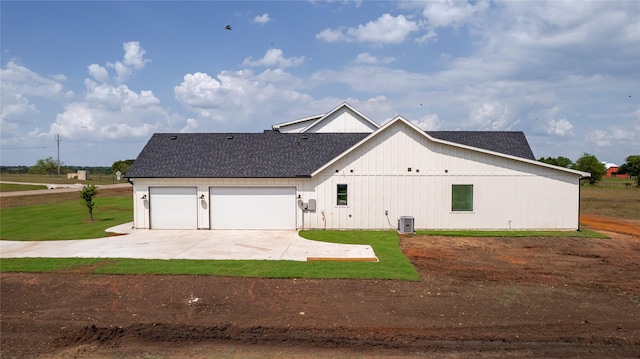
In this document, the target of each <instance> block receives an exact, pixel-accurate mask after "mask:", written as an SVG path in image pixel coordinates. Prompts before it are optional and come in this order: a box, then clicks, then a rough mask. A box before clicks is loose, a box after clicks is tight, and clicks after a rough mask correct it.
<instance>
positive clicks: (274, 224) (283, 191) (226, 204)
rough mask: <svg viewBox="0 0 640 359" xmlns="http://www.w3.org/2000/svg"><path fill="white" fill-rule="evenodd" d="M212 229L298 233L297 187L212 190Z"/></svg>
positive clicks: (218, 188)
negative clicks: (291, 231)
mask: <svg viewBox="0 0 640 359" xmlns="http://www.w3.org/2000/svg"><path fill="white" fill-rule="evenodd" d="M210 191H211V201H210V203H211V228H212V229H295V228H296V189H295V187H211V188H210Z"/></svg>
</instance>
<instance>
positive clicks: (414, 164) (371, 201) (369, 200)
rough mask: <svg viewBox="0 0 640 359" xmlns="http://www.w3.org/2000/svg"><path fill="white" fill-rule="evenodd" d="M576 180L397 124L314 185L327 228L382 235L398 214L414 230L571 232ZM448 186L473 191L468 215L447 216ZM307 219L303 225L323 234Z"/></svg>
mask: <svg viewBox="0 0 640 359" xmlns="http://www.w3.org/2000/svg"><path fill="white" fill-rule="evenodd" d="M409 168H411V171H409ZM336 170H338V173H336ZM352 170H353V172H352ZM578 181H579V180H578V176H577V175H573V174H569V173H565V172H562V171H557V170H553V169H548V168H544V167H540V166H536V165H533V164H527V163H524V162H519V161H515V160H511V159H508V158H503V157H499V156H493V155H489V154H485V153H481V152H476V151H471V150H467V149H462V148H459V147H454V146H448V145H444V144H438V143H433V142H431V141H429V139H428V138H426V137H424V136H422V135H421V134H419V133H417V132H416V131H414V130H413V129H411V128H409V127H408V126H407V125H406V124H403V123H401V122H399V123H397V124H395V125H393V126H391V127H389V128H387V129H386V131H384V133H380V134H379V135H378V136H376V137H374V138H372V139H371V140H370V141H368V142H366V143H364V144H363V145H362V146H361V147H359V148H357V149H355V150H354V151H353V152H352V153H350V154H349V155H347V156H345V157H344V158H342V159H341V160H340V161H338V162H336V163H334V164H333V165H332V166H330V167H328V168H326V169H325V170H324V171H322V172H321V173H320V174H318V175H317V176H316V177H314V178H313V179H311V185H312V186H314V187H316V189H317V194H318V211H317V212H318V213H320V211H324V212H325V214H326V220H327V223H326V225H327V228H340V229H350V228H377V229H385V228H389V227H390V226H393V227H395V226H396V225H397V218H398V217H400V216H413V217H415V226H416V228H434V229H435V228H440V229H445V228H446V229H448V228H467V229H475V228H484V229H508V228H512V229H531V228H540V229H542V228H545V229H546V228H557V229H576V228H577V226H578V203H579V202H578ZM338 183H347V184H348V185H349V205H348V206H346V207H338V206H336V203H335V200H336V199H335V191H336V188H335V187H336V185H337V184H338ZM453 184H471V185H473V186H474V207H473V211H472V212H470V213H467V212H452V211H451V186H452V185H453ZM321 194H322V195H321ZM385 210H388V211H389V218H388V219H387V217H385V215H384V213H385ZM310 217H311V218H310V221H308V222H307V223H309V224H310V225H314V226H316V227H318V228H322V226H318V222H317V221H316V220H314V219H315V218H314V214H313V213H311V214H310ZM389 222H391V224H389Z"/></svg>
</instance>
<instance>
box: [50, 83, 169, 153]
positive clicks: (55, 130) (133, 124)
mask: <svg viewBox="0 0 640 359" xmlns="http://www.w3.org/2000/svg"><path fill="white" fill-rule="evenodd" d="M85 86H86V96H85V98H84V101H76V102H72V103H69V104H67V105H65V107H64V111H63V112H62V113H60V114H58V115H57V116H56V121H55V122H54V123H53V124H52V125H51V126H50V129H49V133H48V134H43V135H48V136H52V135H55V134H60V135H62V136H63V137H65V138H70V139H81V138H87V137H89V138H92V139H94V141H100V140H104V139H109V140H112V139H121V138H132V137H146V136H149V135H150V134H151V133H152V132H153V131H157V130H160V129H169V128H170V124H171V122H173V121H175V120H177V118H176V117H175V115H172V114H170V113H169V112H167V111H166V110H165V109H163V108H162V107H161V106H160V101H159V100H158V99H157V98H156V97H155V96H154V95H153V93H152V92H151V91H141V92H140V93H136V92H134V91H131V90H130V89H129V88H128V87H127V86H126V85H118V86H111V85H108V84H104V83H103V84H97V83H95V82H93V81H91V80H86V81H85Z"/></svg>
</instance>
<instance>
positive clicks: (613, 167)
mask: <svg viewBox="0 0 640 359" xmlns="http://www.w3.org/2000/svg"><path fill="white" fill-rule="evenodd" d="M603 163H604V168H606V169H607V172H606V173H605V174H604V176H605V177H613V178H624V179H629V175H628V174H626V173H618V169H619V168H620V166H618V165H617V164H615V163H610V162H603Z"/></svg>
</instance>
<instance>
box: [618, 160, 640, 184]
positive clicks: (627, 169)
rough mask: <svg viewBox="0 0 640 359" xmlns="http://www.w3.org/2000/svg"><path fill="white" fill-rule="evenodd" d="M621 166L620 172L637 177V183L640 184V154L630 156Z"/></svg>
mask: <svg viewBox="0 0 640 359" xmlns="http://www.w3.org/2000/svg"><path fill="white" fill-rule="evenodd" d="M625 161H627V162H625V163H624V164H623V165H622V166H620V168H618V173H626V174H628V175H629V176H632V177H633V176H635V177H636V183H637V184H638V186H640V155H631V156H628V157H627V159H626V160H625Z"/></svg>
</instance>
